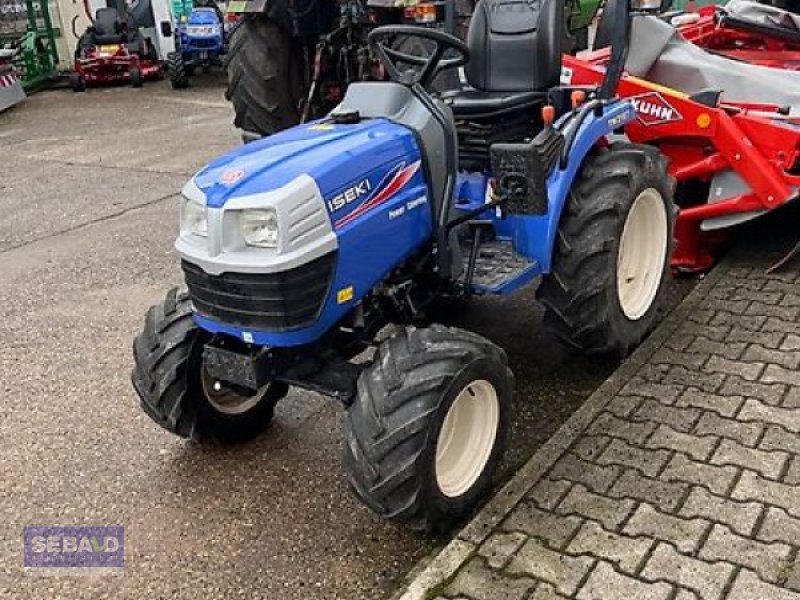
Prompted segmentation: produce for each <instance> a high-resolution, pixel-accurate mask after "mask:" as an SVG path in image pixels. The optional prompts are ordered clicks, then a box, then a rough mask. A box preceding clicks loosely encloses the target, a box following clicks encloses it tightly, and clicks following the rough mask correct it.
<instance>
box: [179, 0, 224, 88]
mask: <svg viewBox="0 0 800 600" xmlns="http://www.w3.org/2000/svg"><path fill="white" fill-rule="evenodd" d="M173 4H174V3H173ZM177 21H178V22H177V25H176V27H175V52H170V53H169V55H168V56H167V72H168V73H169V81H170V83H171V84H172V87H173V88H175V89H180V88H185V87H187V86H188V85H189V77H190V76H191V75H192V73H193V72H194V70H195V69H197V68H200V69H202V70H203V71H204V72H206V71H208V70H209V69H210V68H211V67H212V66H214V65H217V66H222V57H223V56H224V55H225V52H226V51H227V42H226V38H225V29H224V26H223V15H222V12H221V11H220V10H219V8H218V7H217V6H216V4H213V2H212V3H211V4H210V5H208V6H194V7H193V8H191V10H190V11H189V12H188V15H187V14H182V15H180V16H179V17H178V18H177Z"/></svg>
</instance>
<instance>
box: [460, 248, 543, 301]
mask: <svg viewBox="0 0 800 600" xmlns="http://www.w3.org/2000/svg"><path fill="white" fill-rule="evenodd" d="M464 253H465V256H469V247H468V246H467V247H465V248H464ZM538 274H539V271H538V265H537V263H536V261H534V260H530V259H528V258H525V257H524V256H522V255H520V254H518V253H517V252H515V251H514V249H513V248H512V247H511V243H510V242H503V241H492V242H484V243H483V244H481V248H480V252H479V254H478V260H477V262H476V263H475V273H474V275H473V277H472V286H471V287H472V291H473V293H476V294H505V293H510V292H512V291H514V290H516V289H518V288H519V287H521V286H522V285H524V284H525V283H527V282H528V281H530V280H531V279H533V278H534V277H535V276H536V275H538Z"/></svg>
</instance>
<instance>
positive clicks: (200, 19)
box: [189, 8, 220, 25]
mask: <svg viewBox="0 0 800 600" xmlns="http://www.w3.org/2000/svg"><path fill="white" fill-rule="evenodd" d="M219 22H220V21H219V17H218V16H217V13H216V11H215V10H214V9H213V8H200V9H197V8H196V9H194V10H193V11H192V14H190V15H189V25H217V24H219Z"/></svg>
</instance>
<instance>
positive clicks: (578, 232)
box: [538, 143, 677, 356]
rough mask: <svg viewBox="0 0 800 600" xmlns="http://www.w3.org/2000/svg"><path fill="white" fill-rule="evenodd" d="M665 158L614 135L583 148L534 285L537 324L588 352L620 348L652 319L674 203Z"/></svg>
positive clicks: (633, 342)
mask: <svg viewBox="0 0 800 600" xmlns="http://www.w3.org/2000/svg"><path fill="white" fill-rule="evenodd" d="M674 187H675V183H674V180H673V179H672V178H671V177H669V175H667V160H666V158H664V156H663V155H662V154H661V153H659V151H658V150H657V149H655V148H653V147H650V146H641V145H635V144H627V143H619V144H614V145H613V146H611V147H610V148H606V149H600V150H598V151H597V153H596V154H593V155H591V156H589V157H588V158H587V159H586V162H585V163H584V165H583V167H582V169H581V173H580V175H579V177H578V179H577V180H576V182H575V184H574V185H573V188H572V190H571V191H570V196H569V199H568V201H567V204H566V206H565V207H564V213H563V214H562V216H561V222H560V224H559V229H558V235H557V240H556V247H555V249H554V252H553V262H552V269H551V272H550V274H549V275H548V276H546V277H545V278H544V281H543V282H542V285H541V286H540V288H539V290H538V297H539V300H540V301H541V302H542V304H544V305H545V307H546V308H547V312H546V313H545V324H546V325H547V326H549V328H550V329H552V330H553V331H554V333H555V334H556V335H557V336H558V337H559V338H561V339H562V340H563V341H565V342H566V343H567V344H568V345H570V346H573V347H575V348H577V349H579V350H582V351H584V352H587V353H589V354H616V355H617V356H626V355H627V354H628V353H630V352H631V350H633V349H634V348H635V347H636V346H638V345H639V344H640V343H641V342H642V340H644V338H645V337H646V336H647V334H648V333H650V331H651V330H652V329H653V328H654V327H655V325H656V324H657V323H658V320H659V318H660V317H661V313H662V312H663V308H664V300H665V291H666V289H667V286H668V282H669V278H670V264H669V263H670V257H671V255H672V248H673V228H674V222H675V215H676V214H677V209H676V207H675V204H674V202H673V191H674Z"/></svg>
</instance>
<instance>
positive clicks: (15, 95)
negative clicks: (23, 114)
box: [0, 49, 25, 112]
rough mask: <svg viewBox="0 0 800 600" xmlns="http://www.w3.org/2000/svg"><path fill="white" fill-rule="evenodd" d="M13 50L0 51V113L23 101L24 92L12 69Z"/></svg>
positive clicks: (14, 70)
mask: <svg viewBox="0 0 800 600" xmlns="http://www.w3.org/2000/svg"><path fill="white" fill-rule="evenodd" d="M15 53H16V52H15V51H14V50H10V49H5V50H0V112H3V111H4V110H7V109H9V108H11V107H12V106H14V105H15V104H19V103H20V102H22V101H23V100H24V99H25V90H24V89H23V88H22V83H21V82H20V80H19V79H18V78H17V74H16V69H14V63H13V58H14V55H15Z"/></svg>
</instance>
